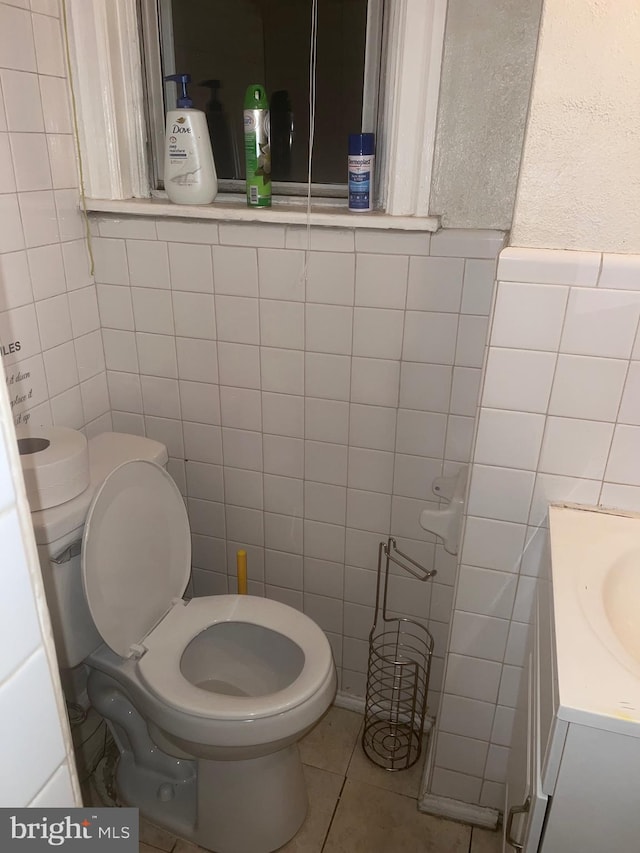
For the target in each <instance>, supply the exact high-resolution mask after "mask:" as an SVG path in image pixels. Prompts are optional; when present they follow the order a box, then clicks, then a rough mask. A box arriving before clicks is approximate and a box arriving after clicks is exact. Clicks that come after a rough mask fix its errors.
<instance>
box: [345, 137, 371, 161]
mask: <svg viewBox="0 0 640 853" xmlns="http://www.w3.org/2000/svg"><path fill="white" fill-rule="evenodd" d="M375 152H376V135H375V133H350V134H349V155H350V156H351V157H353V156H357V155H358V154H375Z"/></svg>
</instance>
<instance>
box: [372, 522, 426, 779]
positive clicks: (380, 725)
mask: <svg viewBox="0 0 640 853" xmlns="http://www.w3.org/2000/svg"><path fill="white" fill-rule="evenodd" d="M391 563H394V564H395V565H396V566H399V567H400V568H401V569H403V570H404V571H406V572H408V573H409V574H411V575H413V577H415V578H417V579H418V580H419V581H428V580H430V579H431V578H433V577H434V576H435V575H436V574H437V572H436V570H435V569H425V568H424V566H421V565H420V563H418V562H416V561H415V560H414V559H413V558H412V557H409V556H408V555H407V554H403V553H402V551H400V550H398V546H397V543H396V540H395V539H394V538H393V537H392V536H390V537H389V538H388V539H387V541H386V542H380V545H379V548H378V578H377V587H376V606H375V616H374V621H373V627H372V628H371V631H370V633H369V661H368V667H367V695H366V700H365V712H364V727H363V732H362V748H363V750H364V753H365V755H366V756H367V757H368V758H369V759H370V760H371V761H373V763H374V764H377V765H378V766H379V767H383V768H384V769H385V770H390V771H395V770H406V769H407V768H409V767H411V766H412V765H413V764H415V763H416V761H417V760H418V759H419V758H420V754H421V752H422V740H423V730H424V719H425V714H426V710H427V691H428V689H429V672H430V669H431V657H432V654H433V636H432V635H431V633H430V631H429V630H428V629H427V628H426V627H425V626H424V625H422V624H421V623H420V622H417V621H416V620H414V619H408V618H407V617H405V616H395V615H394V616H391V615H389V612H388V592H389V567H390V564H391Z"/></svg>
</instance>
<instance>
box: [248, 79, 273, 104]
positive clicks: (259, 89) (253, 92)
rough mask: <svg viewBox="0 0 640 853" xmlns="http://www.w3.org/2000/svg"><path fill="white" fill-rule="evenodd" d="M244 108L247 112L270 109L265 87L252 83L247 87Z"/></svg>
mask: <svg viewBox="0 0 640 853" xmlns="http://www.w3.org/2000/svg"><path fill="white" fill-rule="evenodd" d="M244 108H245V110H268V109H269V101H268V100H267V93H266V92H265V90H264V86H261V85H260V83H252V84H251V85H250V86H248V87H247V91H246V93H245V96H244Z"/></svg>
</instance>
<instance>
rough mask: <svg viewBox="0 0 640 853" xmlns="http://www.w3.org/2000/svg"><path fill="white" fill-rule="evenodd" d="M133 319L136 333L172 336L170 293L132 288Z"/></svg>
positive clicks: (144, 288)
mask: <svg viewBox="0 0 640 853" xmlns="http://www.w3.org/2000/svg"><path fill="white" fill-rule="evenodd" d="M131 300H132V302H133V318H134V321H135V324H136V331H137V332H154V333H155V334H158V335H172V334H174V324H173V306H172V304H171V293H169V291H167V290H157V289H153V288H146V287H132V288H131Z"/></svg>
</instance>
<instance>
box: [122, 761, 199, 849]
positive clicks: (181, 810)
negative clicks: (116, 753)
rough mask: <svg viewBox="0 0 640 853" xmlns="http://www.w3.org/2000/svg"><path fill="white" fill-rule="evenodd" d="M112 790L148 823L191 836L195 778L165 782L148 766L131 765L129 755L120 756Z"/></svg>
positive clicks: (162, 776)
mask: <svg viewBox="0 0 640 853" xmlns="http://www.w3.org/2000/svg"><path fill="white" fill-rule="evenodd" d="M116 790H117V792H118V797H119V798H120V799H121V800H122V802H124V803H126V804H127V805H129V806H135V807H136V808H138V809H140V814H141V815H143V816H144V817H145V818H147V820H149V821H151V823H155V824H157V825H159V826H163V827H165V828H166V829H168V830H170V831H171V832H172V833H174V834H175V835H178V836H183V837H184V838H191V837H192V836H193V827H194V824H195V821H196V810H195V803H196V777H195V775H193V776H191V777H189V776H187V777H186V778H185V779H181V780H169V779H167V777H166V776H164V775H162V774H160V773H158V772H157V771H156V770H154V769H152V768H149V767H141V766H140V765H138V764H136V763H135V760H134V757H133V755H132V754H131V753H127V752H125V753H121V754H120V759H119V761H118V768H117V770H116Z"/></svg>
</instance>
